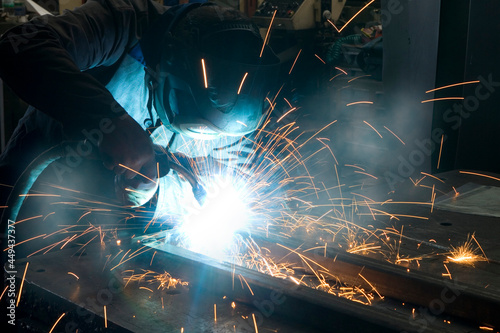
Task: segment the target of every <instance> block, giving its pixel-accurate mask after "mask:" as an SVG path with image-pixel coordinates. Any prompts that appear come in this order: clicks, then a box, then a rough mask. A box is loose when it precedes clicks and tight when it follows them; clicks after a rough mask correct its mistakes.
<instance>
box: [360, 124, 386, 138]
mask: <svg viewBox="0 0 500 333" xmlns="http://www.w3.org/2000/svg"><path fill="white" fill-rule="evenodd" d="M363 122H364V123H365V124H367V125H368V126H370V127H371V128H372V130H374V131H375V133H377V134H378V136H380V137H381V138H382V135H381V134H380V133H379V132H378V131H377V130H376V129H375V127H373V126H372V125H370V124H369V123H368V122H367V121H366V120H363Z"/></svg>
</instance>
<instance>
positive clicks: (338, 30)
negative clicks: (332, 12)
mask: <svg viewBox="0 0 500 333" xmlns="http://www.w3.org/2000/svg"><path fill="white" fill-rule="evenodd" d="M327 21H328V23H330V24H331V25H332V26H333V27H334V28H335V30H337V32H340V30H339V29H338V28H337V26H336V25H335V24H333V22H332V21H330V19H328V20H327Z"/></svg>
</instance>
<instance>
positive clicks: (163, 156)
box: [154, 145, 207, 205]
mask: <svg viewBox="0 0 500 333" xmlns="http://www.w3.org/2000/svg"><path fill="white" fill-rule="evenodd" d="M154 152H155V159H156V162H157V163H158V166H159V176H160V177H164V176H166V175H167V174H168V172H169V171H170V169H172V170H174V171H175V172H177V173H178V174H180V175H181V176H182V177H184V178H185V179H186V180H187V181H188V182H189V184H191V188H192V191H193V195H194V197H195V199H196V201H198V203H199V204H200V205H203V203H204V202H205V198H206V196H207V192H206V190H205V188H204V187H203V185H202V183H201V181H200V180H199V179H198V177H196V175H195V172H194V170H193V167H192V164H191V163H192V162H191V161H190V158H189V157H187V156H186V155H184V154H181V153H169V152H168V151H167V150H166V149H165V148H163V147H161V146H158V145H154Z"/></svg>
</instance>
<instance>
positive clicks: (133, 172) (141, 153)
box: [99, 114, 158, 206]
mask: <svg viewBox="0 0 500 333" xmlns="http://www.w3.org/2000/svg"><path fill="white" fill-rule="evenodd" d="M109 128H111V129H112V130H111V131H109V132H108V133H105V134H103V138H102V140H101V142H99V153H100V157H101V159H102V161H103V164H104V166H105V167H106V168H107V169H109V170H113V171H114V172H115V174H116V179H115V190H116V193H117V196H118V199H119V200H121V201H122V203H123V204H127V205H132V206H139V205H143V204H145V203H146V202H147V201H148V200H149V199H151V197H152V196H153V194H154V193H155V191H156V189H157V187H158V184H157V168H156V160H155V154H154V152H153V144H152V142H151V139H150V137H149V135H148V134H147V133H146V132H145V131H144V130H143V129H142V127H141V126H140V125H139V124H138V123H137V122H136V121H135V120H134V119H133V118H132V117H130V116H129V115H128V114H125V115H123V116H120V117H117V118H114V119H112V126H110V127H109Z"/></svg>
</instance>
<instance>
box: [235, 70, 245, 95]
mask: <svg viewBox="0 0 500 333" xmlns="http://www.w3.org/2000/svg"><path fill="white" fill-rule="evenodd" d="M247 75H248V73H245V75H243V79H241V83H240V87H239V88H238V93H237V95H239V94H240V92H241V87H243V83H244V82H245V79H246V78H247Z"/></svg>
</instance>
